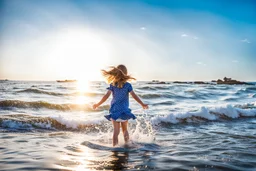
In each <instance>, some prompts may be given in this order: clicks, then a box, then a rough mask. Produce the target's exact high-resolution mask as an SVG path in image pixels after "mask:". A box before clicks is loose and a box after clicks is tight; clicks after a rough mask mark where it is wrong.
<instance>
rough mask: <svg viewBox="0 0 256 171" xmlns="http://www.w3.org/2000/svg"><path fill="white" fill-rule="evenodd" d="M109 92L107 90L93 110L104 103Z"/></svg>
mask: <svg viewBox="0 0 256 171" xmlns="http://www.w3.org/2000/svg"><path fill="white" fill-rule="evenodd" d="M110 94H111V91H110V90H108V91H107V93H106V94H105V95H104V96H103V97H102V99H101V100H100V101H99V103H96V104H94V105H93V106H92V108H93V109H96V108H97V107H99V106H100V105H101V104H102V103H104V102H105V101H106V100H107V99H108V98H109V96H110Z"/></svg>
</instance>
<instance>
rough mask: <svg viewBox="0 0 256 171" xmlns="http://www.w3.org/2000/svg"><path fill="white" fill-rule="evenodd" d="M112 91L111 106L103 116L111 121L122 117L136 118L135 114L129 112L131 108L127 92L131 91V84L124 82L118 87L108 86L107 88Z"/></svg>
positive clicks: (124, 118)
mask: <svg viewBox="0 0 256 171" xmlns="http://www.w3.org/2000/svg"><path fill="white" fill-rule="evenodd" d="M107 89H108V90H110V91H112V96H113V99H112V101H111V107H110V109H109V115H106V116H105V117H106V118H107V119H108V120H110V121H111V119H112V120H117V119H122V120H128V119H131V118H132V119H136V116H135V115H134V114H132V113H131V109H129V92H131V91H132V90H133V89H132V85H131V84H130V83H128V82H126V83H125V84H124V85H123V87H122V88H118V87H117V86H113V85H112V84H110V86H109V87H108V88H107Z"/></svg>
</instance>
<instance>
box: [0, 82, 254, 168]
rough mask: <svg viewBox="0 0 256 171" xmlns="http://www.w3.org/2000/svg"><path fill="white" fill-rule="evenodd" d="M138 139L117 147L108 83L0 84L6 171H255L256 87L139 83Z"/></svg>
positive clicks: (133, 131) (133, 132)
mask: <svg viewBox="0 0 256 171" xmlns="http://www.w3.org/2000/svg"><path fill="white" fill-rule="evenodd" d="M133 85H134V90H135V92H137V94H138V95H139V96H140V97H141V98H142V99H143V100H144V101H145V102H146V103H148V104H149V105H150V109H149V110H142V109H140V107H139V106H138V104H136V103H135V101H134V100H132V99H131V108H132V109H133V113H134V114H136V116H137V120H136V121H130V123H129V128H130V130H129V132H130V137H131V140H132V142H131V143H130V144H128V145H124V142H123V138H122V134H120V136H119V139H120V145H119V147H116V148H113V147H112V146H111V144H112V125H111V123H110V122H108V121H107V120H106V119H104V114H107V110H108V108H109V105H108V104H109V101H108V102H107V103H105V104H104V105H103V107H102V108H99V109H98V110H96V111H94V110H92V109H91V104H93V102H97V101H98V100H99V99H100V98H101V96H102V94H104V92H105V88H106V87H107V85H106V84H105V83H103V82H94V83H91V84H90V85H89V86H88V88H87V89H79V88H78V87H79V86H78V85H77V83H56V82H20V81H7V82H1V83H0V89H1V91H0V134H1V138H0V141H1V143H0V151H1V154H2V155H1V156H0V163H1V168H0V170H103V169H105V170H120V169H124V170H154V169H156V170H249V171H250V170H251V171H252V170H255V168H256V131H255V130H256V117H255V116H256V96H255V94H256V86H254V85H250V86H245V85H243V86H242V85H239V86H230V85H228V86H225V85H221V86H220V85H185V84H184V85H182V84H172V83H170V84H166V85H157V84H156V85H152V84H147V83H146V82H137V83H134V84H133Z"/></svg>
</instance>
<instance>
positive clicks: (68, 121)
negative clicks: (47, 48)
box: [0, 103, 256, 131]
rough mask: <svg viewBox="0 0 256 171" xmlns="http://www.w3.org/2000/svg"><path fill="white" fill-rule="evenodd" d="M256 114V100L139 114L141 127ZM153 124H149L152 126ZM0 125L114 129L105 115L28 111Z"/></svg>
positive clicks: (1, 119)
mask: <svg viewBox="0 0 256 171" xmlns="http://www.w3.org/2000/svg"><path fill="white" fill-rule="evenodd" d="M250 117H256V103H250V104H245V105H238V106H231V105H227V106H224V107H214V108H206V107H202V108H201V109H199V110H198V111H188V112H182V113H171V114H168V115H160V114H158V115H156V114H154V115H153V114H152V115H150V114H147V115H143V114H142V115H137V121H136V123H137V125H140V127H142V128H143V127H144V126H143V124H144V125H147V127H152V126H153V127H154V128H156V127H159V126H160V127H161V125H162V124H166V123H167V124H184V123H197V124H200V123H202V122H211V121H216V122H218V121H232V120H233V119H239V118H250ZM149 124H150V125H151V126H150V125H149ZM0 127H2V128H7V129H37V128H40V129H55V130H71V131H83V130H88V129H89V130H90V131H92V130H99V129H100V130H104V129H109V128H111V122H109V121H107V120H106V119H105V118H104V117H103V116H102V117H101V118H98V119H90V120H81V119H78V120H75V119H72V118H65V117H63V116H57V117H43V116H33V115H27V114H12V115H1V116H0Z"/></svg>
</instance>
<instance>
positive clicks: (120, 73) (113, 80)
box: [101, 65, 136, 88]
mask: <svg viewBox="0 0 256 171" xmlns="http://www.w3.org/2000/svg"><path fill="white" fill-rule="evenodd" d="M110 68H111V69H110V70H109V71H106V70H101V72H102V75H103V76H104V77H105V78H106V80H107V82H108V83H109V84H112V85H113V86H117V87H118V88H122V87H123V85H124V84H125V83H126V82H127V81H129V80H136V79H135V78H133V77H131V76H130V75H127V69H126V67H125V66H124V65H118V66H117V67H110Z"/></svg>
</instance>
